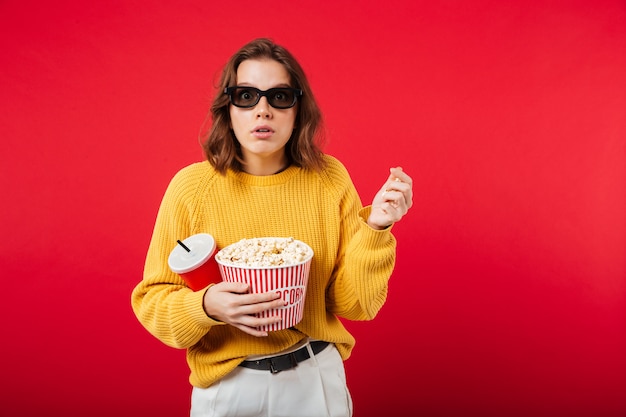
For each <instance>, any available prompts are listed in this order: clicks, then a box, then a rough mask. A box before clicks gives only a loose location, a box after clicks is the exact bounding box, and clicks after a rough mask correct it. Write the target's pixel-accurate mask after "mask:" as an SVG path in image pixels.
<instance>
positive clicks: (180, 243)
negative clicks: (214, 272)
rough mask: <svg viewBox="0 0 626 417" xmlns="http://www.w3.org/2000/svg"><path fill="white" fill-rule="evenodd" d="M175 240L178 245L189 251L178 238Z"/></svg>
mask: <svg viewBox="0 0 626 417" xmlns="http://www.w3.org/2000/svg"><path fill="white" fill-rule="evenodd" d="M176 242H178V244H179V245H180V246H182V247H183V249H185V250H186V251H187V252H191V249H189V248H188V247H187V246H185V244H184V243H183V242H181V241H180V240H177V241H176Z"/></svg>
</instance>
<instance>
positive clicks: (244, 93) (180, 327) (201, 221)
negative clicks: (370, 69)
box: [132, 39, 412, 417]
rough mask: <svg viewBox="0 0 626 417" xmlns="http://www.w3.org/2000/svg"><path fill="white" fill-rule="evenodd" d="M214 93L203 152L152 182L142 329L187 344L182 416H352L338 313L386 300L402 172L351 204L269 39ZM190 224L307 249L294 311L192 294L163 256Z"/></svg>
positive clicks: (239, 294)
mask: <svg viewBox="0 0 626 417" xmlns="http://www.w3.org/2000/svg"><path fill="white" fill-rule="evenodd" d="M220 90H221V91H220V92H222V93H223V94H218V95H217V97H216V98H215V100H214V102H213V105H212V106H211V120H212V125H211V129H210V131H209V132H208V137H207V138H206V141H205V143H204V150H205V153H206V156H207V161H205V162H200V163H195V164H192V165H190V166H188V167H186V168H183V169H182V170H181V171H180V172H178V173H177V174H176V175H175V176H174V178H173V179H172V181H171V183H170V185H169V187H168V189H167V191H166V193H165V196H164V198H163V201H162V204H161V207H160V209H159V213H158V215H157V219H156V223H155V228H154V232H153V236H152V240H151V242H150V246H149V249H148V254H147V258H146V264H145V270H144V277H143V280H142V281H141V282H140V283H139V284H138V285H137V286H136V288H135V289H134V291H133V294H132V307H133V310H134V312H135V314H136V315H137V317H138V319H139V320H140V322H141V323H142V324H143V325H144V326H145V327H146V328H147V329H148V331H150V332H151V333H152V334H153V335H154V336H155V337H157V338H158V339H160V340H161V341H162V342H164V343H165V344H167V345H169V346H173V347H176V348H184V349H187V362H188V365H189V367H190V370H191V374H190V378H189V380H190V383H191V384H192V385H193V391H192V398H191V415H192V416H272V417H275V416H290V417H294V416H313V417H321V416H351V415H352V401H351V397H350V394H349V391H348V389H347V386H346V380H345V374H344V367H343V360H345V359H347V358H348V357H349V355H350V352H351V349H352V347H353V346H354V343H355V340H354V338H353V337H352V335H351V334H350V333H349V332H348V331H347V330H346V329H345V328H344V326H343V325H342V323H341V321H340V320H339V317H343V318H345V319H348V320H370V319H373V318H374V316H375V315H376V314H377V312H378V311H379V309H380V308H381V307H382V305H383V303H384V302H385V299H386V296H387V283H388V280H389V277H390V276H391V273H392V271H393V267H394V263H395V247H396V242H395V239H394V237H393V235H392V234H391V231H390V226H391V225H392V224H393V223H394V222H397V221H398V220H400V219H401V218H402V216H404V215H405V214H406V212H407V210H408V209H409V208H410V206H411V205H412V181H411V178H410V177H409V176H408V175H407V174H406V173H404V172H403V171H402V169H401V168H391V169H390V174H389V176H388V178H386V180H384V181H381V182H383V185H382V186H381V189H380V191H379V192H378V193H377V194H376V196H375V198H374V200H373V201H372V204H371V205H370V206H368V207H362V205H361V201H360V198H359V196H358V194H357V192H356V189H355V187H354V185H353V183H352V181H351V179H350V177H349V175H348V173H347V171H346V170H345V168H344V166H343V165H342V164H341V163H340V162H339V161H337V160H336V159H335V158H333V157H331V156H329V155H325V154H323V153H322V152H321V151H320V148H319V146H318V145H317V143H316V141H317V140H318V139H319V134H320V122H321V114H320V111H319V108H318V106H317V104H316V103H315V100H314V98H313V94H312V92H311V89H310V87H309V83H308V81H307V79H306V77H305V75H304V72H303V70H302V68H301V67H300V65H299V64H298V62H297V61H296V60H295V59H294V58H293V56H292V55H291V54H290V53H289V52H288V51H287V50H286V49H285V48H283V47H281V46H279V45H276V44H274V43H273V42H272V41H270V40H267V39H257V40H254V41H252V42H250V43H249V44H247V45H245V46H244V47H242V48H241V49H240V50H239V51H238V52H237V53H235V54H234V55H233V56H232V57H231V59H230V60H229V62H228V63H227V65H226V67H225V68H224V71H223V73H222V77H221V81H220ZM196 233H209V234H211V235H213V236H214V238H215V240H216V243H217V245H218V247H225V246H227V245H229V244H231V243H234V242H237V241H239V240H241V239H243V238H252V237H263V236H278V237H293V238H295V239H298V240H301V241H304V242H306V243H307V244H308V245H309V246H311V247H312V248H313V251H314V257H313V262H312V265H311V270H310V276H309V284H308V287H307V294H306V303H305V307H304V317H303V319H302V321H301V322H300V323H298V324H297V325H296V326H294V327H291V328H289V329H286V330H279V331H273V332H264V331H261V330H258V329H257V328H258V327H259V326H262V325H266V324H270V323H273V322H278V321H279V320H280V319H279V318H277V317H268V318H259V317H256V316H255V314H256V313H260V312H262V311H265V310H270V309H274V308H278V307H280V306H282V305H284V301H283V300H282V299H280V298H279V296H278V295H277V294H276V293H273V292H272V293H264V294H250V293H248V287H247V286H246V284H243V283H227V282H220V283H218V284H214V285H209V286H207V288H205V289H203V290H201V291H196V292H193V291H191V290H190V289H189V288H188V287H187V286H186V285H185V283H184V281H183V280H182V279H181V277H179V276H178V275H176V274H174V273H172V272H171V271H170V270H169V268H168V264H167V258H168V255H169V253H170V251H171V250H172V248H173V245H175V242H176V240H177V239H180V238H181V237H183V238H184V237H187V236H190V235H192V234H196ZM218 394H219V395H218Z"/></svg>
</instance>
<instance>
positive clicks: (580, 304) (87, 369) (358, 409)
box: [0, 0, 626, 417]
mask: <svg viewBox="0 0 626 417" xmlns="http://www.w3.org/2000/svg"><path fill="white" fill-rule="evenodd" d="M257 36H270V37H272V38H274V39H275V40H276V41H277V42H279V43H281V44H284V45H285V46H287V47H288V48H289V49H290V50H291V51H292V52H293V53H294V54H295V55H296V56H297V58H299V60H300V61H301V63H302V64H303V66H304V67H305V69H306V70H307V73H308V75H309V77H310V81H311V83H312V85H313V88H314V91H315V92H316V95H317V98H318V100H319V102H320V104H321V107H322V109H323V111H324V113H325V115H326V121H327V126H328V144H327V146H326V151H327V152H328V153H330V154H333V155H335V156H337V157H338V158H339V159H341V160H342V161H343V162H344V163H345V164H346V166H347V167H348V168H349V170H350V171H351V173H352V175H353V179H354V182H355V184H356V186H357V188H358V189H359V191H360V192H361V195H362V198H363V200H364V202H365V203H368V202H369V201H371V198H372V196H373V194H374V192H375V191H376V190H377V188H378V187H379V185H380V184H381V183H382V181H383V180H384V179H385V177H386V175H387V172H388V171H387V170H388V168H389V167H390V166H392V165H402V166H403V167H404V168H405V170H406V171H407V172H408V173H409V174H410V175H411V176H412V177H413V178H414V181H415V205H414V208H413V209H412V210H411V212H410V213H409V215H408V216H407V217H406V218H405V219H404V220H403V221H402V222H401V223H399V224H398V225H396V226H395V227H394V233H395V235H396V236H397V239H398V242H399V245H398V263H397V269H396V271H395V273H394V276H393V277H392V280H391V285H390V291H389V298H388V302H387V304H386V305H385V307H384V308H383V310H382V311H381V313H380V314H379V316H378V317H377V318H376V320H375V321H373V322H367V323H348V324H347V325H348V326H349V328H350V329H351V330H352V331H353V332H354V334H355V336H356V337H357V346H356V349H355V351H354V353H353V356H352V357H351V358H350V359H349V360H348V361H347V362H346V367H347V371H348V384H349V386H350V389H351V391H352V394H353V397H354V402H355V417H367V416H383V415H389V416H408V415H411V416H413V415H416V416H417V415H420V416H470V415H471V416H473V415H475V416H590V417H591V416H594V417H605V416H606V417H608V416H625V415H626V303H625V285H624V283H625V274H626V265H625V253H626V247H625V243H626V236H625V232H626V225H625V212H626V204H625V190H626V184H625V183H626V176H625V166H626V146H625V145H626V144H625V138H626V76H625V74H626V3H624V1H618V0H615V1H611V0H587V1H555V2H540V1H517V2H516V1H508V2H494V1H489V0H475V1H472V2H466V1H461V0H458V1H446V2H440V3H438V2H426V1H413V0H386V1H384V2H373V1H358V2H357V1H354V2H348V1H344V0H338V1H332V2H326V3H324V2H306V1H303V2H293V1H287V0H277V1H275V2H269V3H268V2H258V1H250V0H239V1H237V2H220V3H216V4H211V2H207V1H181V2H167V1H162V0H157V1H154V0H152V1H142V0H135V1H121V0H113V1H106V2H74V1H68V0H60V1H55V2H52V1H50V2H37V1H32V0H25V1H18V0H4V1H2V2H0V51H1V52H0V137H1V139H2V140H1V145H0V146H1V149H2V153H1V155H2V156H1V158H2V160H1V168H0V169H1V174H2V175H1V176H0V184H1V186H2V188H1V190H2V195H3V198H2V199H3V202H4V203H3V204H2V216H1V219H0V227H1V230H0V232H1V235H0V236H1V239H0V270H1V271H2V301H1V302H0V317H2V333H3V336H2V342H1V345H0V369H2V371H1V372H2V378H1V382H0V384H1V386H0V398H1V401H0V415H2V416H35V415H37V416H39V415H55V416H56V415H59V416H61V415H63V416H65V417H71V416H81V417H82V416H91V417H97V416H108V415H117V416H182V415H186V413H187V410H188V404H189V394H190V387H189V385H188V382H187V376H188V370H187V367H186V364H185V361H184V352H183V351H177V350H174V349H171V348H168V347H166V346H164V345H162V344H161V343H160V342H158V341H157V340H156V339H154V338H152V336H150V335H149V334H148V333H147V332H146V331H145V330H144V329H143V328H142V327H141V326H140V325H139V323H138V322H137V320H136V319H135V317H134V316H133V314H132V311H131V309H130V292H131V290H132V288H133V286H134V285H135V284H136V283H137V282H138V280H140V279H141V272H142V267H143V261H144V255H145V251H146V249H147V245H148V241H149V238H150V234H151V230H152V226H153V222H154V218H155V216H156V211H157V208H158V205H159V202H160V199H161V196H162V194H163V192H164V190H165V187H166V185H167V183H168V181H169V179H170V178H171V177H172V175H173V174H174V173H175V172H176V171H177V170H178V169H179V168H181V167H183V166H184V165H187V164H188V163H191V162H193V161H197V160H200V159H201V158H202V154H201V151H200V147H199V145H198V139H197V134H198V131H199V130H200V126H201V124H202V121H203V119H204V116H205V113H206V111H207V109H208V106H209V103H210V100H211V97H212V95H213V94H214V90H213V86H214V84H215V82H216V78H217V76H218V74H219V72H220V69H221V66H222V65H223V64H224V63H225V61H226V60H227V59H228V57H229V56H230V55H231V54H232V53H233V52H234V51H235V50H236V49H237V48H239V47H240V46H241V45H242V44H244V43H245V42H247V41H249V40H251V39H252V38H254V37H257Z"/></svg>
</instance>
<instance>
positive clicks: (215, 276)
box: [167, 233, 222, 291]
mask: <svg viewBox="0 0 626 417" xmlns="http://www.w3.org/2000/svg"><path fill="white" fill-rule="evenodd" d="M182 242H183V244H184V245H185V246H186V247H187V248H189V249H190V251H189V252H187V250H185V248H183V247H182V246H181V245H178V244H177V245H176V247H175V248H174V249H172V251H171V252H170V256H169V258H168V259H167V263H168V265H169V267H170V269H171V270H172V271H173V272H175V273H177V274H178V275H180V276H181V277H182V278H183V280H184V281H185V283H187V286H188V287H189V288H191V289H192V290H194V291H198V290H201V289H203V288H205V287H206V286H207V285H209V284H213V283H218V282H220V281H221V280H222V277H221V275H220V272H219V268H218V267H217V263H216V262H215V259H214V257H213V254H214V253H215V250H216V245H215V239H213V236H211V235H210V234H208V233H198V234H196V235H192V236H189V237H188V238H187V239H185V240H183V241H182Z"/></svg>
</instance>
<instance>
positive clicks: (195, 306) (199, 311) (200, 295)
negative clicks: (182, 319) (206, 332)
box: [185, 284, 226, 327]
mask: <svg viewBox="0 0 626 417" xmlns="http://www.w3.org/2000/svg"><path fill="white" fill-rule="evenodd" d="M212 285H214V284H211V285H209V286H208V287H206V288H205V289H203V290H200V291H194V292H191V293H189V294H188V295H187V296H186V297H185V309H186V310H187V314H188V316H189V317H190V318H191V319H192V320H193V321H194V322H196V323H198V324H199V325H201V326H204V327H212V326H217V325H220V324H226V323H224V322H222V321H219V320H215V319H214V318H212V317H210V316H209V315H208V314H207V313H206V312H205V311H204V294H205V293H206V292H207V290H208V289H209V288H210V287H211V286H212Z"/></svg>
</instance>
